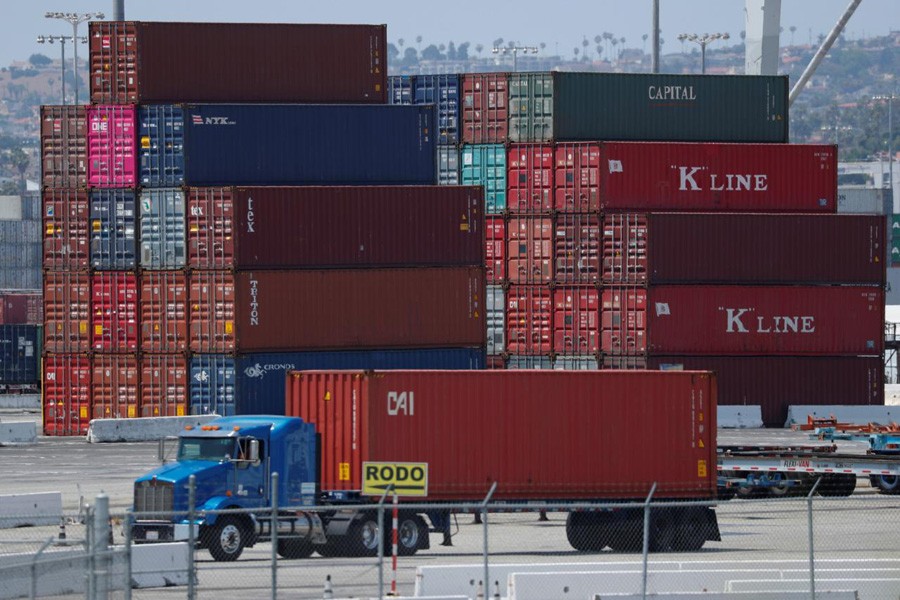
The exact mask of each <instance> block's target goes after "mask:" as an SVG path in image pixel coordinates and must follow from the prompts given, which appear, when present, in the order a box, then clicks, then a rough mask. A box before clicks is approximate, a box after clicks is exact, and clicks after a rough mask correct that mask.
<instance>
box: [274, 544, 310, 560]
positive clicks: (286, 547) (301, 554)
mask: <svg viewBox="0 0 900 600" xmlns="http://www.w3.org/2000/svg"><path fill="white" fill-rule="evenodd" d="M314 550H315V548H314V547H313V545H312V542H310V541H308V540H292V539H287V540H278V555H279V556H281V557H282V558H309V557H310V556H311V555H312V553H313V551H314Z"/></svg>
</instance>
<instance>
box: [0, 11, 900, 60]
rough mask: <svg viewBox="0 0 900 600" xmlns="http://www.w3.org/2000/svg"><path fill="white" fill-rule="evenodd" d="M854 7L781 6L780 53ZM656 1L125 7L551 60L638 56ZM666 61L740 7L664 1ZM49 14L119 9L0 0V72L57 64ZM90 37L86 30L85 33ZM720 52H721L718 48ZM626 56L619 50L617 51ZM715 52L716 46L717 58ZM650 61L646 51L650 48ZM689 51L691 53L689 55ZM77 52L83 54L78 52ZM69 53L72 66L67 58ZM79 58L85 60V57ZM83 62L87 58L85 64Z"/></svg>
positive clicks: (868, 15) (877, 27)
mask: <svg viewBox="0 0 900 600" xmlns="http://www.w3.org/2000/svg"><path fill="white" fill-rule="evenodd" d="M849 4H850V0H782V4H781V26H782V27H783V28H784V33H783V34H782V35H783V38H782V42H781V43H782V45H788V44H790V43H791V37H792V35H791V33H790V32H789V28H790V27H791V26H794V27H796V28H797V29H796V31H795V32H794V34H793V38H794V40H793V41H794V43H797V44H800V43H808V42H810V41H812V43H816V38H817V37H818V35H819V34H820V33H822V34H827V33H828V32H829V31H831V29H832V28H833V27H834V25H835V24H836V23H837V21H838V19H839V18H840V16H841V14H843V11H844V10H845V9H846V8H847V6H848V5H849ZM652 5H653V3H652V0H580V1H575V0H444V1H443V2H435V1H434V0H330V1H318V2H308V1H306V0H125V18H126V19H127V20H136V21H206V22H213V21H220V22H221V21H224V22H289V23H370V24H381V23H384V24H387V31H388V41H390V42H393V43H394V44H396V43H397V40H398V39H399V38H403V39H404V40H405V42H406V46H407V47H408V46H415V45H416V43H415V39H416V37H417V36H419V35H421V36H422V43H421V47H422V48H424V47H426V46H427V45H428V44H430V43H435V44H440V43H447V42H449V41H451V40H452V41H453V42H455V43H456V44H457V45H458V44H460V43H461V42H465V41H469V42H471V43H472V46H475V45H476V44H479V43H480V44H483V45H484V46H485V48H487V49H488V51H489V49H490V48H491V46H492V43H493V41H494V40H495V39H497V38H502V39H503V40H505V41H510V40H514V41H516V42H517V43H518V44H519V45H527V46H532V45H533V46H538V45H539V44H540V43H541V42H543V43H545V44H546V50H545V51H546V52H547V53H552V54H557V53H559V54H564V55H571V54H572V49H573V48H574V47H575V46H579V47H580V45H581V41H582V39H583V38H584V37H585V36H586V37H587V38H588V40H589V41H590V43H591V47H593V46H595V44H594V43H593V39H594V36H596V35H597V34H601V33H603V32H610V33H612V34H614V35H615V36H616V37H617V38H623V37H624V38H625V40H626V42H625V47H629V48H642V47H644V42H643V41H642V39H641V38H642V36H643V35H644V34H645V33H649V32H650V29H651V27H652V25H651V18H652V16H651V7H652ZM659 5H660V30H661V31H662V34H661V35H662V38H663V40H665V43H664V45H663V52H664V53H669V52H677V51H680V50H681V46H682V44H681V42H678V41H677V39H676V36H677V35H678V34H679V33H717V32H727V33H729V34H730V35H731V36H732V37H733V38H734V39H736V40H739V39H740V38H739V37H738V36H739V34H740V32H741V30H743V29H745V25H744V5H745V1H744V0H660V1H659ZM47 11H61V12H78V13H87V12H103V13H105V14H106V17H107V18H108V19H111V18H112V12H113V0H28V1H25V2H23V1H21V0H0V66H5V65H9V64H10V63H11V62H12V61H14V60H24V59H27V58H28V57H29V56H30V55H31V54H32V53H36V52H41V53H43V54H47V55H48V56H51V57H53V58H57V57H58V56H59V46H58V45H54V46H47V45H40V44H38V43H36V41H35V38H36V37H37V36H38V35H61V34H65V35H71V33H72V27H71V25H69V24H68V23H66V22H64V21H60V20H52V19H46V18H44V13H45V12H47ZM891 30H900V0H862V3H861V4H860V5H859V7H858V8H857V9H856V12H855V13H854V14H853V17H852V18H851V19H850V21H849V23H848V24H847V27H846V29H845V35H847V36H848V37H849V38H850V39H856V38H860V37H872V36H875V35H885V34H887V33H888V32H889V31H891ZM78 33H79V35H86V33H87V27H86V25H84V24H82V25H81V26H80V27H79V31H78ZM716 43H721V42H716ZM621 47H622V46H621V45H620V46H619V48H621ZM714 47H715V46H710V48H714ZM646 49H647V51H648V52H649V49H650V46H649V43H648V44H647V45H646ZM684 49H685V50H686V51H690V50H691V48H690V43H688V46H686V47H685V48H684ZM79 50H81V47H80V48H79ZM69 52H70V48H67V53H66V54H67V58H68V57H70V56H71V54H70V53H69ZM79 54H81V53H80V52H79ZM81 56H84V55H83V54H81Z"/></svg>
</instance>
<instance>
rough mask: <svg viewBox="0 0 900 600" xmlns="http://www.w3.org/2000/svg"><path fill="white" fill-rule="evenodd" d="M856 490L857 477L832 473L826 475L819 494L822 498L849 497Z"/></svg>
mask: <svg viewBox="0 0 900 600" xmlns="http://www.w3.org/2000/svg"><path fill="white" fill-rule="evenodd" d="M855 489H856V475H846V474H843V473H831V474H827V475H825V477H824V479H823V480H822V483H820V484H819V487H818V488H817V490H816V491H817V492H818V494H819V495H820V496H822V497H837V496H849V495H851V494H852V493H853V490H855Z"/></svg>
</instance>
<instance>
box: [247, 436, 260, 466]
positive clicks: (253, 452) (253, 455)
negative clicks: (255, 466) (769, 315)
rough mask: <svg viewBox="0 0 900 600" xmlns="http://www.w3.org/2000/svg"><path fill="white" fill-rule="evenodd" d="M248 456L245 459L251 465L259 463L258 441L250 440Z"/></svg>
mask: <svg viewBox="0 0 900 600" xmlns="http://www.w3.org/2000/svg"><path fill="white" fill-rule="evenodd" d="M248 452H249V454H250V456H248V457H247V460H249V461H250V462H252V463H258V462H259V440H250V448H248Z"/></svg>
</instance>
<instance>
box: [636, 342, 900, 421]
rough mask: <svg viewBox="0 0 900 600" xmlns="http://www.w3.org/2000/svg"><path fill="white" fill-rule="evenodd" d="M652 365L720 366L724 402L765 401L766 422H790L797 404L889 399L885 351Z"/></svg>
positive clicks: (672, 359) (677, 359)
mask: <svg viewBox="0 0 900 600" xmlns="http://www.w3.org/2000/svg"><path fill="white" fill-rule="evenodd" d="M649 366H650V368H651V369H667V370H671V369H685V370H688V369H691V370H693V369H702V370H711V371H714V372H715V373H716V379H717V380H718V384H719V406H759V407H761V409H762V420H763V424H764V425H765V426H766V427H785V426H786V421H787V409H788V407H789V406H790V405H792V404H798V405H799V404H811V405H816V406H829V405H832V406H833V405H842V406H845V405H854V406H855V405H879V406H880V405H883V404H884V363H883V359H882V358H881V357H879V356H872V357H838V356H822V357H798V356H740V357H737V356H653V357H650V364H649Z"/></svg>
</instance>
